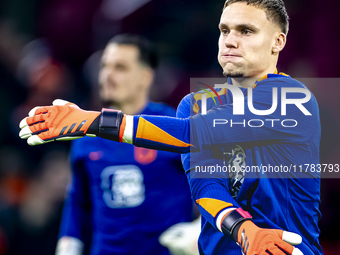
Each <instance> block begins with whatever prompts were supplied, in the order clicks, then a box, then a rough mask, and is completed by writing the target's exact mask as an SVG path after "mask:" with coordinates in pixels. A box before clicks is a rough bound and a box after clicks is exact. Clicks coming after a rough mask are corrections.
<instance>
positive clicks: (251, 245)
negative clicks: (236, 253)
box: [237, 220, 302, 255]
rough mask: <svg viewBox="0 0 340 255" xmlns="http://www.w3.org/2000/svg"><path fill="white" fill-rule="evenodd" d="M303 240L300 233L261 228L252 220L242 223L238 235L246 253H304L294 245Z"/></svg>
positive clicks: (293, 254)
mask: <svg viewBox="0 0 340 255" xmlns="http://www.w3.org/2000/svg"><path fill="white" fill-rule="evenodd" d="M301 242H302V238H301V236H299V235H298V234H295V233H292V232H287V231H283V230H279V229H264V228H259V227H257V226H256V225H255V224H254V223H253V222H252V221H250V220H247V221H245V222H243V223H242V225H241V227H240V228H239V231H238V236H237V243H238V245H239V246H240V247H241V249H242V251H243V253H244V254H245V255H250V254H258V255H262V254H266V255H268V254H272V255H281V254H282V255H284V254H292V255H302V252H301V251H300V250H299V249H298V248H295V247H294V246H293V245H297V244H300V243H301Z"/></svg>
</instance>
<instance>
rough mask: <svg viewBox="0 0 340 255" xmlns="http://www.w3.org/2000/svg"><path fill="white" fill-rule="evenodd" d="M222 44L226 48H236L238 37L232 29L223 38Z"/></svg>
mask: <svg viewBox="0 0 340 255" xmlns="http://www.w3.org/2000/svg"><path fill="white" fill-rule="evenodd" d="M224 45H225V46H226V47H227V48H237V47H238V37H237V35H236V33H235V32H234V31H231V32H230V33H229V34H228V35H227V36H226V37H225V38H224Z"/></svg>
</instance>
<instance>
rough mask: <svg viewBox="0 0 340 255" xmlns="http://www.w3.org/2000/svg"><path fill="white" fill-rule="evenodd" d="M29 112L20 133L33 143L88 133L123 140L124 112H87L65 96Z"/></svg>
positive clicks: (105, 110) (106, 110)
mask: <svg viewBox="0 0 340 255" xmlns="http://www.w3.org/2000/svg"><path fill="white" fill-rule="evenodd" d="M28 115H29V116H28V117H26V118H24V119H23V120H22V121H21V122H20V128H21V131H20V133H19V136H20V137H21V138H22V139H27V143H28V144H29V145H37V144H44V143H47V142H52V141H55V140H57V141H60V140H74V139H78V138H82V137H84V136H85V135H88V136H100V137H103V138H106V139H110V140H113V141H120V139H119V131H120V126H121V124H122V119H123V117H124V114H123V113H122V112H121V111H115V110H110V109H103V110H102V112H94V111H84V110H82V109H80V108H79V107H78V106H77V105H75V104H73V103H70V102H67V101H65V100H61V99H57V100H54V101H53V106H44V107H35V108H33V109H32V110H31V111H30V112H29V114H28Z"/></svg>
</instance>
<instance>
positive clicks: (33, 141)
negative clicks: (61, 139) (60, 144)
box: [27, 135, 53, 145]
mask: <svg viewBox="0 0 340 255" xmlns="http://www.w3.org/2000/svg"><path fill="white" fill-rule="evenodd" d="M52 141H53V140H51V142H52ZM27 143H28V144H29V145H39V144H43V143H47V142H46V141H44V140H42V139H40V138H39V136H37V135H32V136H30V137H29V138H28V139H27Z"/></svg>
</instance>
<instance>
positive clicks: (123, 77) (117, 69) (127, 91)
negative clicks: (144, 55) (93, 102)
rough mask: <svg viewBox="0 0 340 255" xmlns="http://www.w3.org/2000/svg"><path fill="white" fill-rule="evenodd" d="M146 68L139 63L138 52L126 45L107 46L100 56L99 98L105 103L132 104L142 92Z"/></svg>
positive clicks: (144, 86) (131, 46) (133, 47)
mask: <svg viewBox="0 0 340 255" xmlns="http://www.w3.org/2000/svg"><path fill="white" fill-rule="evenodd" d="M145 70H146V67H145V66H143V65H142V64H141V63H140V61H139V50H138V48H137V47H135V46H133V45H128V44H114V43H112V44H109V45H108V46H107V47H106V48H105V50H104V53H103V56H102V67H101V70H100V73H99V85H100V97H101V99H102V100H103V101H104V102H106V103H110V104H112V103H117V104H122V103H129V102H132V103H133V102H134V101H135V100H136V98H138V96H139V95H140V93H141V91H142V90H145V89H147V88H146V84H145V82H143V80H145V79H143V75H145Z"/></svg>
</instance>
